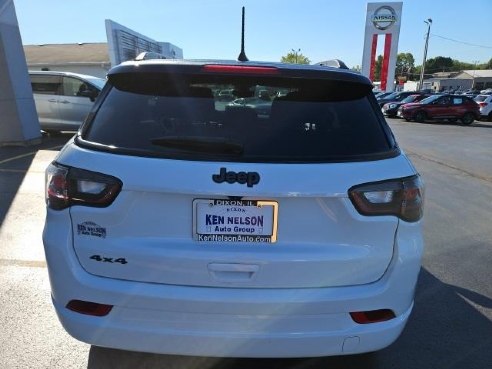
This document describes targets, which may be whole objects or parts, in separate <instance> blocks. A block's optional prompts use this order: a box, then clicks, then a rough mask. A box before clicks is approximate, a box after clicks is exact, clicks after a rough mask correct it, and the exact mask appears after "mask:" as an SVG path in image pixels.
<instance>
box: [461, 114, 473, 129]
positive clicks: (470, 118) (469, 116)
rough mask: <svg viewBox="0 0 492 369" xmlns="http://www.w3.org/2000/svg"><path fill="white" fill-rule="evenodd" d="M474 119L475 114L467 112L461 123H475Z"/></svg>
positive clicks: (466, 124)
mask: <svg viewBox="0 0 492 369" xmlns="http://www.w3.org/2000/svg"><path fill="white" fill-rule="evenodd" d="M474 120H475V116H474V115H473V114H472V113H465V115H463V117H462V118H461V123H463V124H464V125H465V126H469V125H470V124H472V123H473V121H474Z"/></svg>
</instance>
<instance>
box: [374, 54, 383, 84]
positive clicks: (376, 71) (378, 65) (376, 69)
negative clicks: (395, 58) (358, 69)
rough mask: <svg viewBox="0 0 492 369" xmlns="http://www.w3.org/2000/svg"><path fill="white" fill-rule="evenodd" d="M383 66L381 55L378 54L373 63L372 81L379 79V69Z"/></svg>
mask: <svg viewBox="0 0 492 369" xmlns="http://www.w3.org/2000/svg"><path fill="white" fill-rule="evenodd" d="M382 68H383V56H382V55H378V58H377V59H376V63H375V64H374V81H381V69H382Z"/></svg>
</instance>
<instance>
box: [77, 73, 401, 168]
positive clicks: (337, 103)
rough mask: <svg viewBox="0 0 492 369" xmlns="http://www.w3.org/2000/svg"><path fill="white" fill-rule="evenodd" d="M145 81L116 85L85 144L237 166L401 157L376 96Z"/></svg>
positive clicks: (354, 90) (337, 87) (366, 91)
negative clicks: (375, 156) (224, 162)
mask: <svg viewBox="0 0 492 369" xmlns="http://www.w3.org/2000/svg"><path fill="white" fill-rule="evenodd" d="M147 77H148V78H146V77H145V76H140V77H138V78H133V77H132V78H128V79H127V80H125V81H123V82H121V83H119V82H116V83H115V85H113V87H112V88H110V89H109V92H108V93H107V95H106V97H105V100H104V101H103V103H102V104H101V106H100V107H99V109H98V111H97V113H96V114H95V115H94V116H93V118H92V119H91V120H90V121H89V122H88V123H87V124H86V125H85V126H84V128H83V131H82V136H81V142H82V143H87V144H90V143H95V144H97V147H98V148H102V147H111V148H112V151H113V152H114V151H115V150H119V151H120V152H124V153H127V154H134V155H141V156H160V157H166V158H171V159H186V160H211V161H237V162H282V163H285V162H329V161H347V160H365V159H368V158H367V156H374V155H387V154H388V153H389V152H392V150H394V149H395V143H394V141H393V138H392V136H391V134H389V131H388V130H387V127H385V122H384V119H382V118H381V116H380V114H379V111H378V109H377V104H376V102H375V100H374V97H373V96H372V92H371V90H370V87H369V86H365V85H359V84H355V83H348V82H343V83H341V82H335V81H320V80H312V81H308V80H299V79H294V78H292V79H288V78H284V79H283V78H272V79H264V80H263V81H259V80H258V78H255V79H253V78H251V77H241V78H237V77H233V76H232V77H222V78H217V77H214V78H211V77H208V78H206V77H203V76H180V77H179V78H178V77H177V76H169V75H167V76H160V75H153V76H147ZM259 82H260V83H259ZM224 91H227V93H225V92H224ZM225 95H227V99H226V98H224V97H225Z"/></svg>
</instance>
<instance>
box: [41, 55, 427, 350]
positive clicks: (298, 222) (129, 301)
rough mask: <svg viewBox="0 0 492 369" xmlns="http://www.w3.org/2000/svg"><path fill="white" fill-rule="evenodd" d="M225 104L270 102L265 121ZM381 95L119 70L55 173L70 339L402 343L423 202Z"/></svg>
mask: <svg viewBox="0 0 492 369" xmlns="http://www.w3.org/2000/svg"><path fill="white" fill-rule="evenodd" d="M225 89H227V90H231V91H232V92H233V94H234V95H235V98H251V99H252V100H253V98H254V97H257V95H258V94H259V92H260V91H268V94H269V95H270V96H271V98H270V99H268V98H266V97H265V95H266V93H265V92H263V95H262V100H263V101H262V102H261V103H262V104H263V105H262V109H261V111H262V114H259V113H258V111H257V110H255V109H254V107H250V106H237V104H236V105H235V104H230V103H228V102H224V101H222V99H220V98H219V94H220V91H223V90H225ZM371 89H372V86H371V84H370V82H369V81H368V80H367V79H366V78H364V77H362V76H360V75H357V74H355V73H351V72H349V71H346V70H338V69H334V68H327V67H319V66H318V67H316V66H304V67H300V66H288V65H283V64H260V63H252V62H247V63H245V62H242V63H241V62H230V63H225V62H223V63H220V62H183V61H180V62H177V61H163V60H159V61H143V62H130V63H125V64H123V65H121V66H118V67H116V68H114V69H113V70H112V71H111V72H110V74H109V76H108V83H107V85H106V87H105V89H104V90H103V92H102V94H101V96H100V97H99V99H98V101H97V102H96V105H95V107H94V109H93V111H92V113H91V114H89V117H88V119H87V120H86V122H85V124H84V126H83V127H82V129H81V131H80V132H79V134H78V135H77V136H76V137H75V138H74V139H73V140H72V141H71V142H69V143H68V144H67V145H66V146H65V147H64V148H63V150H62V151H61V152H60V154H59V156H58V157H57V159H56V160H55V162H53V163H52V164H51V165H50V167H49V168H48V169H47V207H48V210H47V219H46V226H45V230H44V234H43V240H44V244H45V251H46V257H47V262H48V268H49V273H50V280H51V285H52V295H53V303H54V306H55V308H56V311H57V313H58V316H59V318H60V321H61V322H62V324H63V326H64V327H65V329H66V330H67V331H68V332H69V333H70V334H71V335H73V336H74V337H75V338H77V339H79V340H82V341H84V342H88V343H91V344H94V345H99V346H105V347H113V348H120V349H128V350H135V351H144V352H154V353H167V354H183V355H203V356H223V357H307V356H325V355H339V354H351V353H362V352H369V351H374V350H378V349H381V348H383V347H386V346H387V345H389V344H391V343H392V342H393V341H394V340H395V339H396V338H397V337H398V336H399V334H400V333H401V331H402V329H403V328H404V326H405V324H406V322H407V320H408V318H409V315H410V313H411V310H412V307H413V295H414V288H415V284H416V281H417V277H418V273H419V270H420V260H421V256H422V249H423V241H422V229H421V218H422V201H423V188H422V183H421V180H420V177H419V176H418V174H417V173H416V170H415V168H414V167H413V166H412V164H411V163H410V162H409V160H408V158H407V157H406V156H405V155H404V154H403V153H402V152H401V151H400V149H399V148H398V146H397V144H396V142H395V140H394V137H393V135H392V134H391V131H390V130H389V127H388V126H387V124H386V122H385V121H384V118H383V117H382V115H381V113H380V111H379V109H378V105H377V103H376V101H375V99H374V96H373V94H372V92H371ZM278 96H280V97H278ZM268 102H270V104H268ZM265 104H266V107H267V109H265ZM268 105H270V106H268ZM265 112H266V113H265Z"/></svg>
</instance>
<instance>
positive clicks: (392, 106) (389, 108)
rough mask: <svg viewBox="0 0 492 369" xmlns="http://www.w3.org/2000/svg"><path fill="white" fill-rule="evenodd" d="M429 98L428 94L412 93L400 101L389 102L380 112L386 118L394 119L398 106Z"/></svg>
mask: <svg viewBox="0 0 492 369" xmlns="http://www.w3.org/2000/svg"><path fill="white" fill-rule="evenodd" d="M429 96H430V94H422V93H415V92H414V93H413V94H412V95H409V96H407V97H405V98H404V99H403V100H401V101H393V102H389V103H386V104H384V105H383V108H382V109H381V111H382V112H383V114H384V115H386V116H387V117H389V118H394V117H396V113H397V112H398V108H399V107H400V106H402V105H404V104H408V103H413V102H418V101H420V100H423V99H425V98H427V97H429Z"/></svg>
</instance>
